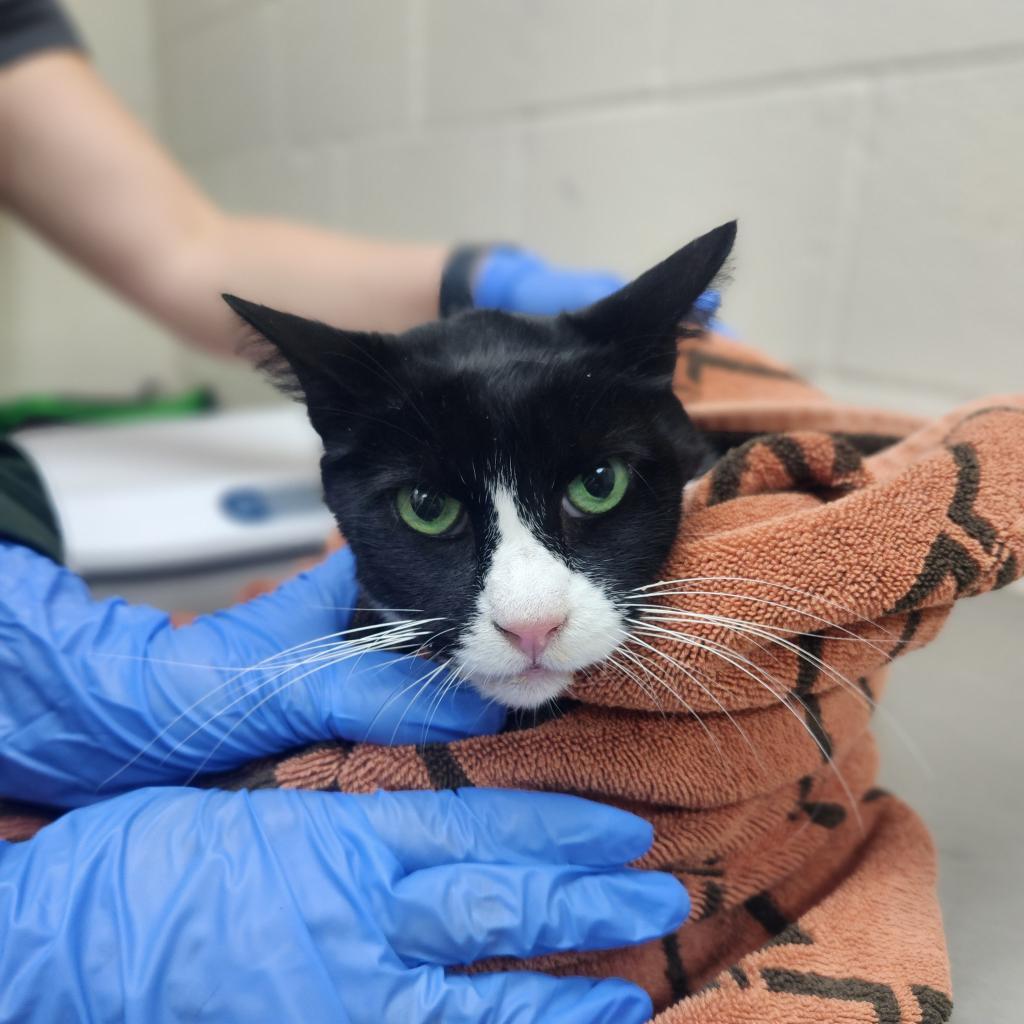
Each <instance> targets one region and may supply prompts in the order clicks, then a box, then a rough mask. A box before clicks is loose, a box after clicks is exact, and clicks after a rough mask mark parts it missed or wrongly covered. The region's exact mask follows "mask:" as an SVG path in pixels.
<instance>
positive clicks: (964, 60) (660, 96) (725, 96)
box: [157, 44, 1024, 160]
mask: <svg viewBox="0 0 1024 1024" xmlns="http://www.w3.org/2000/svg"><path fill="white" fill-rule="evenodd" d="M1022 61H1024V44H1020V45H1016V44H1014V45H1007V46H1002V47H992V48H984V49H977V50H973V51H965V52H963V53H960V54H945V55H942V56H936V55H929V56H928V57H918V58H899V59H896V58H894V59H892V60H888V61H880V62H867V63H861V64H850V65H844V66H839V67H835V68H830V69H827V70H818V71H813V72H792V73H782V74H771V75H764V76H759V77H754V78H749V79H743V80H737V81H726V80H722V81H719V82H711V83H707V84H702V85H696V86H695V85H692V84H687V85H675V86H668V87H660V86H659V87H653V86H644V87H639V88H637V89H633V90H628V91H625V92H620V93H616V94H612V95H601V96H589V97H577V98H574V99H568V100H555V101H553V102H551V103H548V104H538V103H528V104H521V105H518V106H515V107H509V108H506V109H503V110H492V111H474V112H472V113H466V114H450V115H437V114H431V113H430V111H429V110H427V109H425V108H423V109H421V111H420V112H419V114H418V116H417V117H416V118H415V120H412V121H410V122H407V123H402V124H391V125H387V126H386V127H384V128H383V129H381V130H377V129H374V128H367V129H355V130H353V131H352V132H351V133H349V134H347V135H346V138H345V140H344V141H346V142H353V143H370V144H385V145H386V144H388V143H391V144H394V143H400V142H403V141H408V140H415V139H424V138H428V137H432V136H435V135H436V134H438V133H450V134H452V135H459V134H464V133H466V132H468V131H471V130H473V129H478V128H480V127H481V126H483V127H487V128H490V129H499V128H509V127H510V128H515V129H520V130H522V129H527V128H544V127H551V126H557V125H558V124H559V122H561V121H564V120H566V119H569V118H573V117H576V116H579V115H581V114H582V115H595V116H599V117H615V116H622V115H624V114H630V113H632V114H636V115H650V114H656V113H659V112H668V111H669V110H672V109H677V108H678V104H679V103H680V102H684V103H686V104H688V105H689V104H694V105H701V104H714V103H721V102H729V101H733V100H742V99H745V98H746V99H749V98H757V99H775V98H779V97H784V96H786V95H787V94H789V95H806V93H801V92H796V91H795V90H798V89H799V87H801V86H804V87H806V88H807V89H808V91H813V90H826V89H833V88H840V87H843V86H848V87H849V86H856V85H863V84H864V83H877V82H879V81H881V80H882V79H885V80H887V81H898V80H900V79H901V78H902V79H907V78H913V77H915V76H917V75H924V74H929V73H934V72H936V71H956V70H967V69H973V68H988V67H994V66H995V67H999V66H1012V65H1013V64H1016V63H1020V62H1022ZM166 77H167V76H166V75H163V74H161V75H158V76H157V104H158V109H159V110H160V111H161V114H162V112H163V106H164V104H163V96H164V94H165V89H166V88H167V84H166ZM420 91H421V94H422V89H421V90H420ZM421 100H422V95H421ZM319 141H328V140H319ZM179 152H181V154H182V155H183V156H184V158H185V159H186V160H193V159H204V158H206V159H209V158H216V157H223V156H226V155H230V151H228V150H221V149H219V148H217V147H203V149H202V151H198V150H197V151H193V152H190V151H188V150H184V149H182V150H179Z"/></svg>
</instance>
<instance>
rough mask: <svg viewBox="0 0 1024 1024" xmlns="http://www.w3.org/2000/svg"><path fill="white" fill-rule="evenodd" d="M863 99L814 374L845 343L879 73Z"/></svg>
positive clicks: (849, 153)
mask: <svg viewBox="0 0 1024 1024" xmlns="http://www.w3.org/2000/svg"><path fill="white" fill-rule="evenodd" d="M862 85H863V89H864V93H863V97H862V102H861V103H859V104H858V107H857V110H856V113H855V119H856V121H855V124H854V126H853V131H852V132H851V136H850V138H849V139H848V140H847V147H846V151H845V154H844V160H843V167H842V171H841V173H840V181H839V195H838V199H837V218H836V238H835V239H834V247H833V252H834V257H833V259H832V261H831V264H830V266H829V270H828V271H827V273H826V283H825V288H826V291H827V295H826V298H825V301H824V302H823V303H822V305H821V309H822V311H823V317H822V319H823V321H824V322H822V323H819V324H818V325H817V328H816V330H815V337H814V342H813V347H812V349H811V350H810V351H809V352H808V354H807V359H808V364H809V366H810V369H811V372H812V374H820V373H824V372H827V371H829V370H830V369H832V367H833V366H834V365H835V361H836V357H837V356H838V354H839V353H840V352H842V351H843V349H844V346H845V343H846V324H847V323H848V322H849V312H850V309H849V307H850V301H851V291H850V281H851V278H852V275H853V272H854V267H855V265H856V259H855V253H856V252H858V251H859V249H860V242H861V238H862V227H861V225H862V223H863V218H862V217H861V216H860V214H861V213H862V211H863V208H864V197H865V195H866V192H867V183H868V178H869V175H870V170H871V163H872V160H873V159H874V155H875V152H876V149H877V138H878V124H879V118H880V112H881V92H880V89H879V86H878V82H877V80H875V79H868V80H864V81H863V82H862Z"/></svg>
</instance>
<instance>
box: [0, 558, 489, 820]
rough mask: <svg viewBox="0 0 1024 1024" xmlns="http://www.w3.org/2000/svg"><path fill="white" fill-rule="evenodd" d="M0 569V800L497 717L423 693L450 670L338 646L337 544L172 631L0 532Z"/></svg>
mask: <svg viewBox="0 0 1024 1024" xmlns="http://www.w3.org/2000/svg"><path fill="white" fill-rule="evenodd" d="M0 581H2V586H0V680H2V681H3V683H2V685H0V796H8V797H15V798H17V799H20V800H28V801H35V802H38V803H45V804H52V805H57V806H66V807H73V806H79V805H82V804H87V803H91V802H92V801H94V800H97V799H99V798H100V797H101V796H104V795H109V794H111V793H117V792H122V791H124V790H128V789H132V788H137V787H139V786H143V785H149V784H151V783H158V782H169V783H181V782H186V781H187V780H189V779H190V778H191V777H192V776H193V775H194V774H197V773H200V772H213V771H219V770H223V769H226V768H231V767H234V766H237V765H239V764H241V763H243V762H245V761H248V760H251V759H252V758H255V757H263V756H266V755H268V754H272V753H275V752H278V751H281V750H286V749H289V748H291V747H295V746H299V745H301V744H303V743H307V742H310V741H314V740H318V739H329V738H345V739H350V740H356V741H360V740H364V739H366V740H370V741H372V742H376V743H392V742H405V743H409V742H420V741H423V740H425V739H435V740H438V739H440V740H447V739H453V738H457V737H460V736H465V735H469V734H470V733H478V734H479V733H488V732H494V731H496V730H497V729H498V728H500V726H501V724H502V720H503V717H504V712H503V711H502V710H501V709H500V708H498V707H496V706H494V705H491V704H487V703H485V702H484V701H483V699H482V698H480V697H479V696H477V695H476V693H475V692H474V691H473V690H472V688H470V687H467V686H452V687H450V688H449V691H448V692H446V693H445V695H444V696H443V698H440V699H439V700H438V699H436V698H439V694H440V689H439V687H441V686H443V685H444V684H445V683H446V682H448V681H450V677H448V676H447V675H446V674H445V673H444V672H441V671H440V670H438V669H437V668H435V667H434V666H432V665H431V664H430V663H429V662H427V661H423V660H421V659H416V658H409V657H398V656H397V655H395V654H394V653H383V652H379V651H374V650H373V647H374V646H375V643H373V642H370V641H368V640H367V639H366V638H365V636H366V634H360V633H358V632H357V633H355V634H353V637H352V639H351V641H350V642H348V643H343V642H342V641H343V640H344V637H342V636H340V635H339V634H340V632H341V631H343V630H344V629H345V627H346V626H347V625H348V622H349V619H350V618H351V613H352V608H353V606H354V605H355V604H356V601H357V587H356V582H355V574H354V560H353V557H352V554H351V552H349V551H348V550H343V551H340V552H338V553H336V554H335V555H333V556H332V557H331V558H329V559H328V560H327V561H326V562H324V563H323V564H321V565H320V566H318V567H317V568H315V569H313V570H312V571H310V572H308V573H304V574H302V575H300V576H298V577H296V578H295V579H293V580H291V581H289V582H288V583H285V584H284V585H283V586H282V587H280V588H279V589H278V590H277V591H276V592H275V593H273V594H269V595H267V596H265V597H260V598H257V599H256V600H254V601H250V602H249V603H248V604H245V605H241V606H239V607H237V608H232V609H231V610H229V611H223V612H217V613H216V614H214V615H208V616H205V617H204V618H201V619H199V620H198V621H197V622H196V623H195V624H194V625H191V626H188V627H185V628H183V629H174V628H173V627H172V626H171V625H170V622H169V619H168V616H167V615H166V614H165V613H164V612H159V611H156V610H154V609H152V608H145V607H138V606H130V605H126V604H125V603H124V602H122V601H119V600H110V601H93V600H92V599H91V598H90V596H89V593H88V590H87V588H86V587H85V585H84V584H83V583H82V581H81V580H80V579H78V578H77V577H76V576H74V575H73V574H72V573H70V572H68V571H67V570H65V569H62V568H60V567H59V566H57V565H55V564H54V563H53V562H51V561H50V560H49V559H46V558H43V557H42V556H40V555H37V554H35V553H34V552H32V551H30V550H29V549H27V548H23V547H20V546H17V545H11V544H2V543H0ZM440 625H441V624H439V623H432V622H419V623H418V624H416V622H415V619H414V618H410V620H409V621H408V623H407V625H406V626H404V627H396V629H397V630H398V632H396V634H395V635H396V636H397V635H402V636H406V637H414V638H416V639H417V640H423V639H426V638H427V637H428V636H429V635H430V633H431V632H432V630H434V629H437V628H439V627H440ZM360 636H363V639H362V640H360V639H359V637H360ZM428 720H429V725H430V729H429V732H428V731H427V729H426V724H427V722H428Z"/></svg>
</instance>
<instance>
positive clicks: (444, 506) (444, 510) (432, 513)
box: [395, 487, 462, 537]
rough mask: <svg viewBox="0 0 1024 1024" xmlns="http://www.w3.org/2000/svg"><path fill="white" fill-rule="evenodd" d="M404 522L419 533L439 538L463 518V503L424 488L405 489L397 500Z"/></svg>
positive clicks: (400, 492) (399, 512)
mask: <svg viewBox="0 0 1024 1024" xmlns="http://www.w3.org/2000/svg"><path fill="white" fill-rule="evenodd" d="M395 506H396V508H397V509H398V514H399V515H400V516H401V517H402V522H404V523H405V524H406V525H407V526H411V527H412V528H413V529H414V530H416V531H417V532H418V533H425V534H426V535H427V536H428V537H439V536H440V535H441V534H443V533H447V532H448V531H449V530H451V529H452V527H454V526H456V525H457V524H458V522H459V521H460V519H461V518H462V503H461V502H458V501H456V500H455V499H454V498H450V497H449V496H448V495H447V494H439V493H438V492H437V491H431V490H428V489H427V488H424V487H403V488H402V489H401V490H400V491H399V492H398V495H397V497H396V498H395Z"/></svg>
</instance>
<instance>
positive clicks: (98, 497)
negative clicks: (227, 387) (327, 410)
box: [15, 405, 333, 578]
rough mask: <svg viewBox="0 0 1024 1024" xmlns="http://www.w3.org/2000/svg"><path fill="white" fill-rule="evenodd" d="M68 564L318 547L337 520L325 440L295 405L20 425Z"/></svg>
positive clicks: (98, 567)
mask: <svg viewBox="0 0 1024 1024" xmlns="http://www.w3.org/2000/svg"><path fill="white" fill-rule="evenodd" d="M15 441H16V443H17V444H18V445H19V446H20V447H21V448H22V449H23V450H24V451H25V452H27V453H28V455H29V456H30V457H31V458H32V460H33V461H34V462H35V464H36V467H37V468H38V470H39V472H40V473H41V474H42V477H43V479H44V480H45V482H46V485H47V487H48V488H49V491H50V495H51V497H52V499H53V503H54V505H55V507H56V509H57V514H58V516H59V518H60V523H61V528H62V530H63V533H64V540H65V545H66V557H67V564H68V566H69V567H70V568H71V569H73V570H75V571H76V572H78V573H80V574H82V575H84V576H88V577H92V578H97V577H98V578H102V577H105V576H121V577H123V576H133V575H142V574H147V573H153V572H175V571H183V572H184V571H189V570H194V569H201V568H213V567H216V566H221V565H227V564H231V563H240V562H247V561H265V560H266V559H268V558H274V557H279V556H282V555H287V554H292V553H297V552H302V551H312V550H314V549H316V548H317V547H318V546H320V545H322V544H323V542H324V540H325V539H326V537H327V533H328V531H329V530H330V528H331V525H332V522H333V520H332V519H331V516H330V514H329V513H328V512H327V510H326V508H325V507H324V505H323V503H322V500H321V487H320V474H319V469H318V460H319V457H320V439H319V438H318V437H317V436H316V434H315V433H314V432H313V429H312V428H311V427H310V425H309V423H308V421H307V419H306V414H305V411H304V410H303V409H302V408H301V407H299V406H288V405H282V406H280V407H277V406H275V407H271V408H266V409H252V410H238V411H228V412H213V413H206V414H203V415H199V416H195V417H191V418H189V419H174V420H150V421H143V422H138V423H118V424H105V425H102V426H96V425H89V426H77V425H76V426H58V427H39V428H33V429H29V430H23V431H21V432H19V433H18V434H17V435H16V436H15Z"/></svg>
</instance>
